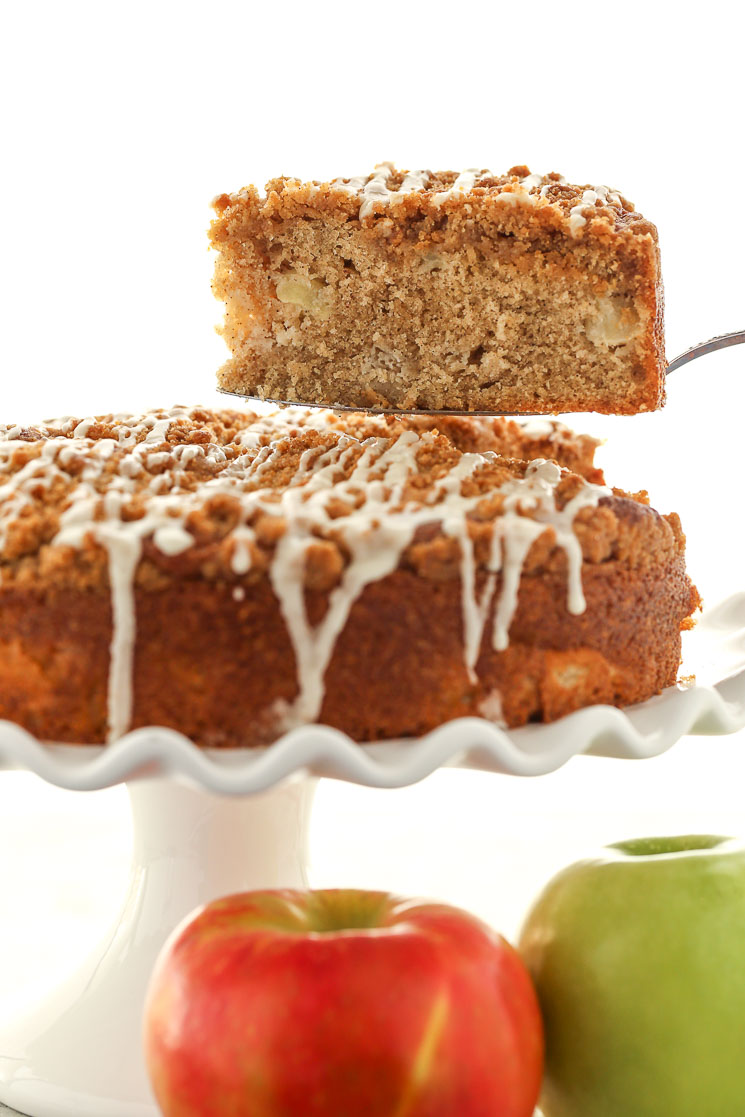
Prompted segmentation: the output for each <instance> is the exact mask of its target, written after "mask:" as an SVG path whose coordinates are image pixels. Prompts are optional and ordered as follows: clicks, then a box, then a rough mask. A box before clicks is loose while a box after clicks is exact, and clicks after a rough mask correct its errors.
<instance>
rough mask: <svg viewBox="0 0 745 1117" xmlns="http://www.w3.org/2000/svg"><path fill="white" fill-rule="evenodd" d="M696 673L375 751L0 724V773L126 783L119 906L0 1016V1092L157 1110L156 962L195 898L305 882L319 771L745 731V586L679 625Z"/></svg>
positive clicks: (415, 774)
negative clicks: (24, 1005)
mask: <svg viewBox="0 0 745 1117" xmlns="http://www.w3.org/2000/svg"><path fill="white" fill-rule="evenodd" d="M691 671H695V673H696V682H695V684H694V683H691V684H690V685H683V686H680V685H679V686H677V687H671V688H669V689H668V690H667V691H665V692H664V693H663V694H661V695H659V696H658V697H656V698H653V699H650V700H649V701H648V702H644V703H642V704H640V705H638V706H635V707H631V708H629V709H627V710H625V711H621V710H617V709H615V708H613V707H608V706H593V707H589V708H587V709H583V710H579V711H578V712H577V713H574V714H571V715H570V716H568V717H566V718H563V719H562V720H561V721H559V722H555V723H553V724H552V725H535V726H526V727H524V728H522V729H518V730H513V731H505V730H502V729H500V728H499V727H498V726H496V725H494V724H492V723H490V722H487V721H484V720H482V719H478V718H465V719H461V720H458V721H453V722H449V723H447V724H446V725H443V726H441V727H440V728H439V729H436V730H435V731H434V732H432V733H429V734H428V735H427V736H425V737H423V738H421V739H419V740H409V741H388V742H383V743H378V744H368V745H359V744H356V743H355V742H353V741H352V740H350V738H348V737H347V736H345V735H344V734H343V733H340V732H338V731H336V730H333V729H329V728H328V727H325V726H307V727H304V728H302V729H297V730H294V731H293V732H292V733H289V734H287V735H286V736H284V737H283V738H282V739H281V740H279V741H277V742H276V743H274V744H273V745H271V746H269V747H267V748H263V749H244V750H235V751H228V752H219V751H207V750H200V749H198V748H196V747H195V746H194V745H193V744H192V743H191V742H190V741H188V740H187V739H186V738H185V737H183V736H182V735H181V734H179V733H176V732H174V731H172V730H168V729H162V728H152V729H139V730H136V731H134V732H132V733H129V734H127V736H126V737H123V738H122V739H121V740H119V741H117V742H116V744H114V745H110V746H107V747H103V748H93V747H76V746H69V745H67V746H65V745H49V744H42V743H40V742H39V741H37V740H35V739H34V738H33V737H31V736H30V735H29V734H28V733H26V732H25V731H24V730H22V729H20V728H19V727H18V726H15V725H12V724H10V723H8V722H1V723H0V767H3V768H6V769H11V768H15V769H26V770H29V771H31V772H34V773H36V775H38V776H40V777H41V778H42V779H44V780H47V781H48V782H49V783H51V784H54V785H56V786H57V787H61V788H68V789H74V790H78V791H95V790H97V789H101V788H105V787H111V786H113V785H114V784H118V783H122V782H124V783H126V785H127V790H128V792H129V797H130V802H131V807H132V814H133V821H134V852H133V862H132V869H131V876H130V882H129V887H128V890H127V894H126V897H125V899H124V902H123V906H122V910H121V914H120V916H119V918H118V920H117V921H116V923H115V925H114V926H113V927H112V928H111V930H110V932H109V934H108V935H106V937H105V939H104V940H103V941H102V942H101V943H100V945H99V947H98V949H97V950H96V951H95V952H94V954H93V955H92V956H91V957H90V958H89V959H88V961H87V962H86V963H85V964H84V965H83V967H82V968H81V969H80V970H79V971H78V972H77V973H75V974H74V975H73V976H72V977H70V978H69V980H68V981H67V982H66V983H65V984H64V985H63V986H61V987H60V988H58V989H57V990H55V992H54V993H53V994H52V995H51V996H49V997H48V998H47V999H46V1000H45V1001H44V1002H43V1003H41V1004H39V1005H37V1006H35V1007H33V1008H31V1009H30V1011H29V1012H28V1014H27V1015H26V1017H25V1018H24V1019H21V1020H17V1019H16V1020H12V1021H6V1022H2V1023H0V1101H3V1102H5V1103H6V1104H7V1105H10V1106H12V1107H13V1108H14V1109H17V1110H20V1112H21V1113H26V1114H30V1115H32V1117H155V1115H156V1114H157V1112H158V1111H157V1108H156V1106H155V1103H154V1101H153V1098H152V1095H151V1093H150V1089H149V1086H148V1083H147V1079H146V1075H145V1070H144V1064H143V1059H142V1054H141V1040H140V1032H141V1017H142V1006H143V999H144V995H145V989H146V986H147V982H148V979H149V976H150V973H151V971H152V968H153V964H154V962H155V958H156V956H157V954H158V952H159V950H160V949H161V947H162V945H163V943H164V942H165V940H166V939H167V938H168V936H169V935H170V934H171V932H172V931H173V929H174V928H175V927H176V926H177V925H178V924H179V923H180V921H181V920H182V919H183V918H184V917H185V916H186V915H187V913H188V912H190V911H192V910H193V909H194V908H195V907H197V906H198V905H200V904H203V903H206V902H207V901H209V900H211V899H214V898H215V897H217V896H220V895H225V894H227V893H230V892H235V891H240V890H242V889H247V888H268V887H302V886H304V885H305V884H306V865H307V839H308V824H309V819H310V811H311V805H312V800H313V793H314V789H315V785H316V782H317V780H318V778H319V777H331V778H334V779H340V780H346V781H349V782H353V783H358V784H363V785H366V786H369V787H379V788H393V787H404V786H406V785H409V784H412V783H415V782H417V781H418V780H421V779H424V778H425V777H426V776H428V775H429V774H430V773H432V772H434V771H435V770H436V769H438V768H440V767H443V766H451V767H454V766H459V767H467V768H477V769H481V770H484V771H491V772H500V773H510V774H513V775H520V776H538V775H542V774H544V773H547V772H551V771H554V770H556V769H557V768H559V767H561V765H563V764H564V763H566V762H567V761H568V760H569V759H570V758H571V757H573V756H575V755H577V754H580V753H591V754H595V755H600V756H611V757H619V758H627V759H643V758H645V757H651V756H657V755H659V754H660V753H662V752H664V751H666V750H667V749H669V748H670V747H671V746H672V745H673V744H674V743H675V742H676V741H677V740H679V739H680V738H681V737H682V736H684V735H686V734H707V735H711V734H724V733H733V732H736V731H738V730H740V729H742V728H743V727H745V593H742V594H738V595H736V596H734V597H732V598H729V599H728V600H727V601H725V602H723V603H722V604H721V605H719V606H718V607H716V608H714V609H712V610H710V611H708V612H707V614H706V616H705V619H704V620H703V621H701V622H700V624H699V625H698V626H697V628H696V629H695V630H694V632H693V633H691V634H689V635H688V636H687V637H686V648H685V658H684V672H691Z"/></svg>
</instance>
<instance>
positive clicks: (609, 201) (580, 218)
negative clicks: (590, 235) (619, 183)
mask: <svg viewBox="0 0 745 1117" xmlns="http://www.w3.org/2000/svg"><path fill="white" fill-rule="evenodd" d="M598 202H600V204H601V205H603V206H612V207H613V208H614V209H621V205H622V203H621V196H620V194H619V193H618V192H617V191H616V190H611V189H610V187H609V186H593V187H592V188H590V189H587V190H585V191H584V193H583V194H582V199H581V201H579V202H577V204H576V205H574V206H572V208H571V209H570V210H569V232H570V233H571V234H572V236H573V237H576V236H577V233H578V232H579V230H580V229H581V228H582V226H583V225H586V224H587V218H586V217H585V210H587V209H594V208H595V206H596V205H597V203H598Z"/></svg>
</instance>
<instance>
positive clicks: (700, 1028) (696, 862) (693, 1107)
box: [520, 835, 745, 1117]
mask: <svg viewBox="0 0 745 1117" xmlns="http://www.w3.org/2000/svg"><path fill="white" fill-rule="evenodd" d="M520 951H521V953H522V956H523V959H524V961H525V962H526V964H527V968H528V970H529V972H530V973H531V975H532V977H533V980H534V982H535V985H536V988H537V990H538V997H539V1001H540V1004H541V1008H542V1010H543V1017H544V1025H545V1029H546V1074H545V1079H544V1087H543V1097H542V1102H541V1104H542V1107H543V1111H544V1113H545V1117H740V1115H742V1114H745V846H743V844H742V843H741V842H739V841H733V840H732V839H729V838H721V837H713V836H710V835H705V836H701V835H698V836H693V837H674V838H640V839H637V840H635V841H627V842H619V843H618V844H617V845H615V846H611V847H609V848H608V849H606V850H604V851H603V852H602V855H601V856H599V857H597V858H594V859H592V860H587V861H581V862H579V863H577V864H575V865H572V866H570V867H569V868H568V869H565V870H564V871H563V872H561V873H559V874H558V876H556V877H554V879H553V880H552V881H550V883H549V884H548V885H547V887H546V888H545V890H544V891H543V893H542V895H541V896H540V897H539V899H538V901H537V902H536V904H535V906H534V907H533V909H532V911H531V912H530V913H529V915H528V918H527V921H526V923H525V926H524V928H523V931H522V934H521V938H520Z"/></svg>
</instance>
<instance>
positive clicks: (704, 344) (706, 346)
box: [667, 330, 745, 373]
mask: <svg viewBox="0 0 745 1117" xmlns="http://www.w3.org/2000/svg"><path fill="white" fill-rule="evenodd" d="M743 342H745V330H735V331H734V333H731V334H720V335H719V336H718V337H712V338H709V340H708V341H700V342H699V343H698V345H692V346H691V348H690V349H686V351H685V352H684V353H681V354H680V356H679V357H676V358H675V360H674V361H670V364H669V365H668V366H667V371H668V373H670V372H675V369H676V368H680V367H681V366H682V365H687V364H688V362H689V361H695V360H696V358H697V357H705V356H706V354H707V353H713V352H714V351H715V350H716V349H726V348H727V347H728V346H730V345H742V343H743Z"/></svg>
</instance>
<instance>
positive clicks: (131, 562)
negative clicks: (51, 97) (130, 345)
mask: <svg viewBox="0 0 745 1117" xmlns="http://www.w3.org/2000/svg"><path fill="white" fill-rule="evenodd" d="M203 414H204V413H203V412H202V411H201V409H198V408H193V409H189V408H174V409H173V410H171V411H157V412H150V413H147V414H145V415H142V416H139V417H138V416H114V417H113V418H111V419H107V420H105V427H106V430H107V431H109V432H110V435H108V436H106V437H95V435H96V433H98V434H99V435H100V433H101V432H100V430H99V431H96V430H95V428H96V427H98V426H99V425H100V424H99V421H98V420H96V419H84V420H82V421H78V420H77V419H64V420H59V421H58V422H56V423H53V424H49V425H48V426H47V427H46V428H41V429H33V430H32V431H24V430H23V429H21V428H19V427H7V428H5V430H4V431H3V430H0V554H2V552H3V550H4V549H5V547H6V543H7V542H8V539H9V537H10V535H11V533H12V531H13V529H14V528H15V527H17V525H18V524H19V523H20V522H21V521H22V520H23V518H24V516H25V515H26V514H27V513H29V512H30V511H31V510H32V509H33V508H34V507H35V506H36V505H37V504H38V502H39V501H41V500H43V497H44V494H45V493H48V492H49V491H50V490H51V488H52V486H64V499H63V500H62V503H61V505H60V508H61V512H60V515H59V523H58V525H57V527H56V532H55V533H54V535H53V536H52V537H51V539H50V540H49V542H48V544H46V545H48V546H51V547H53V548H60V547H66V548H78V549H79V548H82V547H84V546H87V545H90V543H91V542H94V543H95V544H97V545H98V546H100V547H101V548H103V550H104V551H105V552H106V555H107V558H108V572H109V584H110V589H111V601H112V609H111V611H112V639H111V649H110V666H109V688H108V703H109V713H108V721H109V728H108V735H109V739H110V740H115V739H116V738H118V737H120V736H122V735H123V734H124V733H125V732H126V731H127V730H128V728H129V726H130V724H131V719H132V704H133V695H132V682H133V658H134V649H135V644H136V607H135V590H136V584H137V572H138V568H139V566H140V563H141V561H142V558H143V547H144V544H145V543H146V541H147V542H148V544H149V545H152V546H153V547H154V548H155V549H156V550H157V551H159V552H160V553H161V554H163V555H166V556H176V555H179V554H182V553H184V552H186V551H189V550H190V549H191V548H192V547H194V545H195V542H196V540H195V535H194V533H193V531H192V530H190V524H191V520H190V517H191V516H192V515H193V514H194V512H195V510H198V509H200V508H204V507H205V505H206V504H208V502H210V501H211V500H213V499H224V498H227V499H228V500H230V501H233V502H235V503H236V504H237V512H238V514H237V521H236V523H235V525H234V526H233V527H232V529H231V530H230V533H229V540H230V543H231V546H232V551H231V564H232V571H233V574H234V575H235V576H236V578H241V577H243V576H245V575H247V574H249V572H250V571H251V569H252V566H253V564H254V561H255V556H256V555H257V553H258V549H259V548H260V545H261V542H262V541H261V539H260V533H259V529H258V524H259V522H260V521H262V520H263V521H264V522H266V521H267V518H268V520H269V521H271V523H273V524H274V525H275V528H274V534H275V536H276V538H275V540H274V546H273V550H272V552H271V555H270V558H269V560H268V570H267V573H268V577H269V579H270V581H271V585H272V588H273V590H274V593H275V595H276V598H277V601H278V603H279V608H280V609H281V612H282V616H283V618H284V620H285V624H286V626H287V631H288V633H289V636H290V639H291V641H292V646H293V649H294V653H295V661H296V670H297V694H296V697H295V698H294V700H293V701H292V702H291V703H289V704H287V705H286V706H285V707H284V708H283V709H282V710H275V711H274V713H275V714H276V716H277V718H278V719H279V721H280V723H281V724H279V725H278V729H286V728H291V727H292V726H294V725H299V724H303V723H306V722H309V721H314V720H317V718H318V717H319V715H320V712H321V706H322V703H323V696H324V678H325V674H326V670H327V667H328V664H329V662H330V660H331V657H332V655H333V652H334V648H335V646H336V641H337V639H338V637H339V635H340V633H341V632H342V631H343V629H344V627H345V625H346V623H347V620H348V618H349V615H350V611H351V609H352V607H353V605H354V603H355V601H356V600H357V599H358V597H359V596H360V594H361V593H362V591H363V590H364V588H365V587H366V586H367V585H369V584H371V583H372V582H376V581H379V580H381V579H383V578H385V577H387V576H388V575H389V574H391V573H392V572H393V571H394V570H395V569H396V568H397V567H398V566H399V564H400V563H401V561H402V558H403V556H404V553H405V552H406V550H407V548H408V547H410V546H411V545H412V544H413V543H414V541H415V540H416V538H417V537H418V534H419V533H420V532H421V531H422V530H431V529H432V527H433V525H434V526H435V528H436V529H437V530H439V532H441V534H442V535H443V536H446V537H449V538H451V539H453V540H455V541H456V542H457V544H458V548H459V553H460V575H461V601H462V613H463V646H464V663H465V667H466V670H467V671H468V673H469V676H470V678H471V679H472V680H473V681H475V680H476V667H477V662H478V657H479V652H480V649H481V647H482V642H483V640H484V638H485V630H486V625H487V621H488V619H489V617H490V616H492V617H493V621H492V627H491V631H490V633H489V636H488V638H489V639H490V640H491V642H492V645H493V647H494V648H495V649H497V650H503V649H504V648H506V647H507V645H508V640H509V628H510V624H511V621H512V619H513V617H514V614H515V610H516V608H517V601H518V590H519V585H520V578H521V575H522V570H523V566H524V563H525V559H526V557H527V555H528V553H529V551H530V549H531V547H532V545H533V543H534V542H535V541H536V540H537V539H538V538H539V537H540V536H542V535H543V534H544V533H545V532H546V531H547V530H551V531H552V533H553V537H554V540H555V545H556V546H558V547H560V548H561V549H562V550H563V551H564V553H565V555H566V559H567V578H568V585H567V608H568V610H569V612H571V613H581V612H582V611H584V608H585V602H584V596H583V592H582V577H581V573H582V550H581V546H580V542H579V539H578V538H577V536H576V534H575V532H574V530H573V526H572V525H573V523H574V520H575V518H576V516H577V514H578V512H579V511H580V510H581V509H582V508H587V507H593V506H595V505H596V504H597V502H598V501H599V499H600V498H601V497H602V496H605V495H608V493H609V490H608V489H606V488H603V487H601V486H598V485H591V484H589V483H587V482H579V481H578V482H577V485H578V487H577V488H576V491H575V492H574V493H573V495H572V496H571V498H570V499H569V500H567V501H566V502H565V503H563V504H561V505H560V503H559V502H557V488H558V486H559V484H560V482H561V479H562V477H563V476H564V474H563V473H562V470H561V469H560V468H559V467H558V466H557V465H556V464H555V463H554V462H551V461H547V460H537V461H533V462H530V463H528V464H527V466H526V467H525V470H524V476H523V475H518V474H515V475H512V474H509V476H508V479H507V480H504V481H502V482H501V483H499V484H498V485H497V484H491V483H487V482H486V481H484V482H483V483H482V484H479V483H478V482H479V477H480V475H481V474H482V472H483V471H486V473H485V474H484V476H485V477H487V478H488V476H489V470H490V469H491V470H492V472H493V469H494V465H495V464H496V463H498V462H499V461H500V460H501V459H498V457H497V455H496V454H494V453H493V452H488V453H485V454H457V455H456V456H454V458H453V461H452V463H451V464H450V466H449V467H448V468H446V469H444V471H442V472H441V473H440V474H438V475H436V476H434V477H433V478H430V479H429V480H428V483H427V484H426V485H421V484H419V483H418V482H419V481H420V477H421V470H420V455H422V454H423V453H424V454H426V453H427V452H429V451H431V450H432V448H433V447H436V445H437V440H438V437H439V436H437V435H436V434H434V433H432V432H424V433H415V432H414V431H411V430H404V431H403V432H399V433H398V434H397V435H396V436H395V437H366V438H357V437H354V436H353V435H351V434H349V433H345V432H340V431H339V430H338V429H335V428H334V427H333V426H332V425H331V422H330V418H329V416H328V414H327V413H324V412H317V411H311V410H308V411H306V410H304V409H300V408H291V409H286V410H285V411H280V412H275V413H274V414H271V415H266V416H245V427H243V428H242V429H240V430H239V431H238V433H237V434H236V433H235V432H233V433H232V434H231V436H230V438H229V439H226V440H225V441H223V442H221V441H220V440H219V438H217V437H216V436H215V435H214V433H213V434H212V435H211V436H209V437H208V436H207V434H206V432H205V431H201V432H200V431H197V434H198V435H200V437H201V436H204V437H201V441H196V442H192V441H178V440H177V439H176V435H178V434H179V433H180V432H182V431H186V433H187V434H188V433H190V432H189V429H188V421H191V420H192V418H193V417H194V416H195V415H196V416H197V417H198V418H199V416H201V415H203ZM234 418H235V416H234ZM304 431H307V432H315V434H313V433H310V434H309V435H303V432H304ZM169 434H170V435H172V436H173V437H174V439H175V440H172V441H169V439H168V436H169ZM317 435H320V437H317ZM303 438H304V441H302V439H303ZM293 439H300V441H293ZM302 447H305V448H304V449H302V452H300V453H299V455H298V453H297V451H299V450H301V448H302ZM288 448H289V450H288ZM293 448H294V451H295V456H294V457H293V456H292V453H291V452H292V451H293ZM288 452H289V453H290V457H291V461H292V463H293V464H294V473H292V474H291V475H289V477H285V478H283V480H282V483H281V484H278V483H277V471H278V470H279V469H281V468H282V466H283V464H284V465H285V466H286V463H287V460H288ZM17 455H20V457H18V456H17ZM295 457H297V461H296V462H295ZM443 468H444V467H443ZM195 471H197V472H198V480H195ZM495 500H496V501H497V503H498V507H496V505H495V504H494V502H495ZM474 517H475V518H476V519H478V520H479V521H480V522H482V523H483V521H484V520H487V521H488V524H489V530H490V532H491V536H490V544H489V555H488V561H487V562H486V564H485V565H486V575H485V577H481V578H479V577H477V574H478V571H479V569H483V566H484V564H483V562H482V563H478V562H477V559H476V553H475V547H474V540H473V534H472V526H473V520H474ZM469 525H470V526H469ZM324 540H327V541H329V540H330V541H332V542H333V544H334V545H335V546H336V547H338V548H339V549H340V551H341V553H342V554H343V555H344V561H343V563H341V567H340V572H339V577H338V579H337V581H336V584H335V585H334V586H333V588H331V590H330V592H329V595H328V605H327V608H326V611H325V613H324V615H323V617H322V619H321V620H320V622H318V623H315V624H314V623H311V621H310V619H309V616H308V611H307V602H306V591H305V571H306V566H307V563H308V560H309V555H310V553H311V551H312V548H314V547H317V546H318V545H319V541H324ZM500 575H501V579H500ZM231 592H234V590H233V589H232V587H231ZM237 600H240V597H239V598H237Z"/></svg>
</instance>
